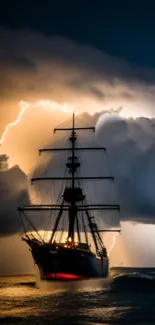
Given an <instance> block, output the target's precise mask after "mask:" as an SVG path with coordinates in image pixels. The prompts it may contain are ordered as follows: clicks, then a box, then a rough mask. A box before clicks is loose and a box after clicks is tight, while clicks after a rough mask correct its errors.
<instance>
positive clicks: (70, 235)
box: [68, 111, 77, 241]
mask: <svg viewBox="0 0 155 325" xmlns="http://www.w3.org/2000/svg"><path fill="white" fill-rule="evenodd" d="M74 122H75V121H74V111H73V120H72V132H71V137H70V139H69V140H70V142H71V146H72V166H71V174H72V192H73V193H74V188H75V179H74V177H75V161H74V157H75V141H76V132H75V131H74V127H75V125H74ZM70 204H71V206H70V209H69V229H68V239H71V240H72V241H74V224H75V218H76V214H77V211H76V205H75V199H74V195H73V199H72V200H71V201H70Z"/></svg>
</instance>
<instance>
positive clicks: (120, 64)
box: [0, 28, 155, 105]
mask: <svg viewBox="0 0 155 325" xmlns="http://www.w3.org/2000/svg"><path fill="white" fill-rule="evenodd" d="M0 38H1V48H0V69H1V76H0V84H1V85H2V87H3V89H2V90H1V98H3V99H6V100H7V101H8V100H9V99H12V98H13V99H16V100H20V99H24V100H30V99H40V97H42V98H43V97H44V98H45V97H47V98H52V99H54V100H58V101H65V102H66V101H70V102H72V103H73V104H74V103H76V102H77V95H78V96H79V95H80V97H81V96H84V95H85V96H86V98H88V99H91V98H92V99H93V98H94V99H96V100H97V101H100V102H101V103H102V102H103V103H104V104H105V100H106V101H107V100H115V99H116V100H120V105H122V101H123V100H125V101H128V102H132V101H133V98H135V97H136V100H137V98H139V97H140V95H144V92H145V96H146V97H147V96H151V98H152V97H153V98H154V82H155V70H154V69H149V68H147V67H140V66H136V65H133V64H130V63H128V62H126V61H123V60H121V59H118V58H115V57H112V56H110V55H108V54H106V53H103V52H101V51H99V50H97V49H95V48H92V47H90V46H88V45H80V44H78V43H76V42H73V41H71V40H69V39H66V38H63V37H60V36H45V35H43V34H41V33H36V32H33V31H30V30H18V31H17V30H9V29H4V28H3V29H2V28H1V29H0ZM58 89H59V90H58ZM38 96H39V97H38ZM149 98H150V97H149ZM108 104H109V103H108Z"/></svg>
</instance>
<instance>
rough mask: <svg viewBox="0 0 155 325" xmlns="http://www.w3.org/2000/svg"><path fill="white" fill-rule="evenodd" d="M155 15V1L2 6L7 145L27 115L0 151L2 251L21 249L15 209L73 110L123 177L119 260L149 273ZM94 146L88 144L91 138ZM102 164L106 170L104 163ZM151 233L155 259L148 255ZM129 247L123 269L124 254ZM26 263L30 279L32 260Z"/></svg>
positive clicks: (0, 57)
mask: <svg viewBox="0 0 155 325" xmlns="http://www.w3.org/2000/svg"><path fill="white" fill-rule="evenodd" d="M154 7H155V5H154V4H153V2H152V4H150V5H149V6H148V4H147V3H145V4H143V3H140V2H136V4H135V3H134V2H133V3H132V1H130V4H126V3H124V1H117V2H116V1H114V2H113V3H111V2H107V1H95V2H91V3H90V1H89V2H88V1H74V3H73V2H70V1H68V2H67V1H65V2H64V1H63V2H61V1H45V0H44V2H42V1H39V3H38V2H35V1H28V0H27V1H22V2H21V1H14V3H12V1H5V2H1V4H0V40H1V46H0V71H1V73H0V104H1V105H0V109H1V122H0V137H1V136H2V135H3V133H4V131H5V129H6V126H7V125H8V124H9V123H11V122H14V121H16V119H17V118H18V115H19V113H20V112H21V111H22V110H23V114H22V115H21V119H20V122H19V123H18V124H17V125H16V126H12V127H10V128H9V129H8V132H7V134H6V135H5V138H4V139H3V142H1V144H2V145H1V148H0V150H1V153H5V154H7V155H8V156H9V170H8V171H6V172H1V173H0V184H1V202H0V212H1V213H0V215H1V217H0V218H1V227H0V234H1V239H0V241H1V243H3V244H2V246H1V247H6V250H8V246H9V243H10V241H11V240H12V238H14V239H13V242H14V243H15V247H16V245H17V244H16V243H17V242H20V236H19V234H20V233H21V224H20V221H19V218H18V216H17V211H16V206H17V205H18V204H22V203H25V202H29V178H30V175H31V174H32V172H33V170H34V168H35V167H36V165H37V162H38V157H37V154H38V149H39V148H40V147H43V146H49V145H51V144H52V141H53V133H52V129H53V127H55V126H57V125H59V124H60V123H62V122H63V121H65V120H66V119H67V120H68V118H70V111H71V110H72V109H73V107H74V109H75V112H77V113H79V114H81V115H79V116H81V119H82V120H83V123H85V122H86V123H87V124H89V125H91V124H92V125H96V127H97V133H96V141H97V143H98V144H99V145H104V146H106V147H107V149H108V159H109V161H110V163H109V166H110V170H111V172H112V173H113V174H114V176H115V177H116V184H117V195H118V198H119V203H120V204H121V207H122V214H121V216H120V221H121V223H122V229H123V235H122V238H123V239H119V238H118V239H117V241H118V247H117V248H116V250H115V251H114V252H113V255H112V261H113V263H114V264H119V263H122V260H124V262H123V263H128V264H134V265H136V261H138V262H137V263H138V264H139V265H151V263H152V260H153V259H154V257H155V252H154V249H153V247H154V240H153V235H152V234H153V231H154V230H155V226H154V224H155V204H154V202H155V195H154V183H155V174H154V164H155V154H154V148H155V131H154V126H155V107H154V102H155V45H154V33H155V26H154V24H155V17H154V16H155V10H154V9H155V8H154ZM65 111H66V112H65ZM83 140H85V137H83ZM87 140H88V144H90V145H91V144H92V138H91V137H90V138H88V139H87ZM97 159H98V158H97ZM96 163H99V166H100V170H101V171H102V172H104V171H105V170H104V168H103V169H102V164H101V162H100V161H99V160H98V161H97V162H96ZM90 171H91V169H90ZM15 180H16V181H15ZM116 225H119V224H118V220H117V219H110V220H109V226H116ZM137 225H138V226H137ZM139 225H140V226H139ZM150 227H151V228H150ZM129 229H130V236H128V232H129ZM150 234H151V235H150ZM144 235H145V236H146V238H147V241H148V247H149V254H148V252H145V254H143V253H142V252H144V251H145V250H144V246H143V238H144ZM11 236H14V237H11ZM16 236H17V237H16ZM5 243H6V245H5ZM122 243H123V244H122ZM23 245H24V244H23ZM120 247H121V248H120ZM123 247H124V254H123V252H122V256H123V257H122V260H121V261H120V260H119V261H118V260H117V258H116V256H117V251H119V250H120V249H122V251H123ZM135 247H136V248H137V249H135ZM20 250H21V253H20V252H19V254H22V251H23V248H22V249H20ZM24 252H26V251H25V249H24ZM0 253H1V254H0V266H1V270H2V266H3V269H4V272H8V270H9V268H10V264H11V262H10V264H9V262H8V261H7V262H6V263H4V264H3V262H2V257H1V256H2V255H3V254H4V252H0ZM2 253H3V254H2ZM24 254H26V253H24ZM148 255H149V257H148ZM127 256H128V258H127ZM133 256H134V257H133ZM27 259H29V261H30V257H29V258H28V257H27ZM27 259H26V260H27ZM28 265H29V266H28V268H27V270H28V271H29V269H30V268H31V266H32V265H31V261H30V262H29V263H28ZM25 269H26V265H24V267H23V272H24V270H25ZM20 271H21V267H20ZM1 272H2V271H1Z"/></svg>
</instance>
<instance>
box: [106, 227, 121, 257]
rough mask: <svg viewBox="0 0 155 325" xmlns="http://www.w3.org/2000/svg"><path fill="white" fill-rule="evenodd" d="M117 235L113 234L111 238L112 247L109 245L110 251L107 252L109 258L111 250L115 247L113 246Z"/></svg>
mask: <svg viewBox="0 0 155 325" xmlns="http://www.w3.org/2000/svg"><path fill="white" fill-rule="evenodd" d="M118 235H119V233H117V234H115V235H114V236H113V240H112V245H111V247H110V249H109V251H108V256H109V257H110V254H111V252H112V250H113V248H114V247H115V244H116V237H117V236H118Z"/></svg>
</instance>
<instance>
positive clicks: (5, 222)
mask: <svg viewBox="0 0 155 325" xmlns="http://www.w3.org/2000/svg"><path fill="white" fill-rule="evenodd" d="M28 202H29V196H28V182H27V176H26V175H25V174H24V173H23V172H22V171H21V170H20V168H19V167H18V166H15V167H13V168H11V169H9V170H5V171H0V235H8V234H15V233H18V232H20V231H22V230H23V229H22V224H21V221H20V218H19V214H18V212H17V206H18V205H19V204H28Z"/></svg>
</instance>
